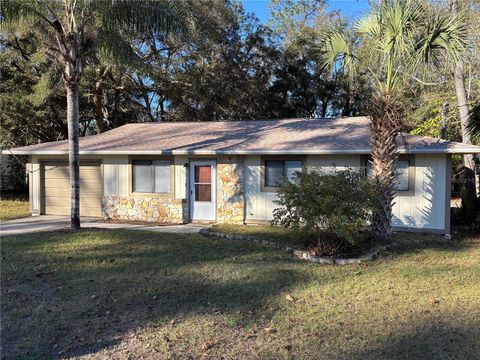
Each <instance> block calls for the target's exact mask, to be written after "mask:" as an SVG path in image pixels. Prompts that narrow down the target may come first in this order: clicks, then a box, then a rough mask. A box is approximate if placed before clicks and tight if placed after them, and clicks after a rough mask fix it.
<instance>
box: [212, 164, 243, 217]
mask: <svg viewBox="0 0 480 360" xmlns="http://www.w3.org/2000/svg"><path fill="white" fill-rule="evenodd" d="M244 174H245V165H244V159H243V157H240V156H221V157H219V158H218V159H217V222H219V223H237V224H238V223H243V220H244V219H243V217H244V216H243V213H244V205H245V201H244Z"/></svg>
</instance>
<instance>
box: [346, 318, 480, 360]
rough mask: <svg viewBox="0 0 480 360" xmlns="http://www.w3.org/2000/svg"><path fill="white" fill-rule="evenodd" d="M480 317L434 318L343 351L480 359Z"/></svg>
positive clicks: (363, 354)
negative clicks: (454, 322) (453, 320)
mask: <svg viewBox="0 0 480 360" xmlns="http://www.w3.org/2000/svg"><path fill="white" fill-rule="evenodd" d="M479 339H480V321H479V320H478V319H477V320H475V321H473V322H472V321H470V323H465V324H462V325H461V326H451V325H450V324H449V323H447V322H446V321H441V320H440V319H436V320H434V319H432V322H431V323H425V322H422V323H419V324H418V325H417V326H416V327H415V328H413V329H403V331H401V330H400V329H399V330H398V331H396V332H395V333H392V334H390V335H389V336H388V337H386V338H383V339H382V341H380V342H379V344H377V345H374V346H371V347H367V348H366V349H365V350H363V351H357V352H352V353H347V354H343V355H342V356H341V358H345V359H392V360H393V359H399V360H400V359H402V360H403V359H479V358H480V340H479Z"/></svg>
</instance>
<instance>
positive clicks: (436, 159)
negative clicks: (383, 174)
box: [393, 154, 450, 230]
mask: <svg viewBox="0 0 480 360" xmlns="http://www.w3.org/2000/svg"><path fill="white" fill-rule="evenodd" d="M446 165H447V156H446V155H443V154H417V155H415V194H414V195H413V196H397V197H396V198H395V200H394V202H395V204H394V206H393V226H395V227H400V228H414V229H432V230H443V229H445V210H446V209H445V204H446V196H448V194H447V191H450V189H449V188H447V184H446V178H447V167H446Z"/></svg>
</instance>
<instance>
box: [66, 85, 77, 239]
mask: <svg viewBox="0 0 480 360" xmlns="http://www.w3.org/2000/svg"><path fill="white" fill-rule="evenodd" d="M66 85H67V123H68V165H69V175H70V227H71V228H72V229H74V230H75V229H79V228H80V154H79V130H78V116H79V113H78V93H79V88H78V83H77V82H74V81H72V82H68V83H67V84H66Z"/></svg>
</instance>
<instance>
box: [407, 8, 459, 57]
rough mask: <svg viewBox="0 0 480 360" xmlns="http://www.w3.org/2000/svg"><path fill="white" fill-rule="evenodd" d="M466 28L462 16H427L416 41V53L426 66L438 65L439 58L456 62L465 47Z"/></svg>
mask: <svg viewBox="0 0 480 360" xmlns="http://www.w3.org/2000/svg"><path fill="white" fill-rule="evenodd" d="M466 37H467V27H466V21H465V18H464V15H463V14H460V15H458V16H455V17H451V16H447V15H445V14H435V15H432V16H429V17H428V19H427V22H426V24H425V27H424V28H423V31H422V33H420V36H419V37H418V38H417V39H416V51H417V52H418V53H419V55H420V57H421V60H422V61H423V62H424V63H426V64H433V65H438V64H439V62H440V57H443V58H446V59H451V60H453V61H458V60H459V59H461V57H462V53H464V52H465V50H466V46H467V41H466Z"/></svg>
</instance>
